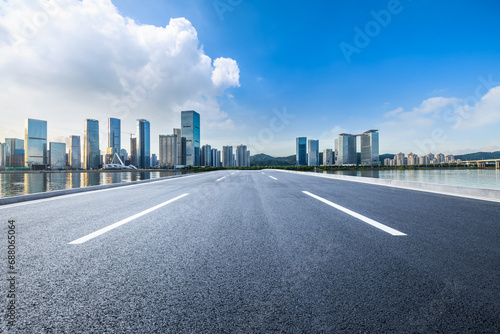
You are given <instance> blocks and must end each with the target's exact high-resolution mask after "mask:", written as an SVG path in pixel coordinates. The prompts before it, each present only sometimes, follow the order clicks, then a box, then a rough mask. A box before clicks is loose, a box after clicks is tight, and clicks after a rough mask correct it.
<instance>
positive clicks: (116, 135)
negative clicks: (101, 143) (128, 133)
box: [105, 118, 121, 164]
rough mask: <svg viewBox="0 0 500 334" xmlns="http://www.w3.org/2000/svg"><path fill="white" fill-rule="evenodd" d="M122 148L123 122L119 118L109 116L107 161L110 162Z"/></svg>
mask: <svg viewBox="0 0 500 334" xmlns="http://www.w3.org/2000/svg"><path fill="white" fill-rule="evenodd" d="M120 150H121V122H120V120H119V119H118V118H108V148H107V149H106V159H105V162H106V163H107V164H110V163H111V162H112V160H113V157H114V155H115V153H116V154H118V155H120Z"/></svg>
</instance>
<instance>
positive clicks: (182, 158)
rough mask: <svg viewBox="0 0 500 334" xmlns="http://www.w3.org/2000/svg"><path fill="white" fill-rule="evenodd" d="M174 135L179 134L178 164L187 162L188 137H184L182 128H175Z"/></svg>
mask: <svg viewBox="0 0 500 334" xmlns="http://www.w3.org/2000/svg"><path fill="white" fill-rule="evenodd" d="M174 135H176V136H177V155H178V157H177V163H176V165H183V166H184V165H185V164H186V138H185V137H182V132H181V129H174Z"/></svg>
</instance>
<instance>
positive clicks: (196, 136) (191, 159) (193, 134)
mask: <svg viewBox="0 0 500 334" xmlns="http://www.w3.org/2000/svg"><path fill="white" fill-rule="evenodd" d="M181 136H182V137H184V138H186V151H185V152H186V165H190V166H200V162H201V161H200V114H198V113H197V112H196V111H194V110H185V111H182V112H181Z"/></svg>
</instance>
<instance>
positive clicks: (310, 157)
mask: <svg viewBox="0 0 500 334" xmlns="http://www.w3.org/2000/svg"><path fill="white" fill-rule="evenodd" d="M307 165H308V166H318V165H319V140H314V139H309V140H308V141H307Z"/></svg>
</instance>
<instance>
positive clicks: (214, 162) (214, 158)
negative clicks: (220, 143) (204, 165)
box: [211, 148, 220, 167]
mask: <svg viewBox="0 0 500 334" xmlns="http://www.w3.org/2000/svg"><path fill="white" fill-rule="evenodd" d="M217 152H219V150H217V149H216V148H213V149H212V152H211V155H212V156H211V166H212V167H219V160H218V159H219V158H220V155H219V154H217Z"/></svg>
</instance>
